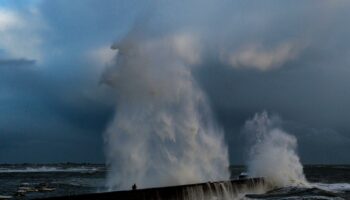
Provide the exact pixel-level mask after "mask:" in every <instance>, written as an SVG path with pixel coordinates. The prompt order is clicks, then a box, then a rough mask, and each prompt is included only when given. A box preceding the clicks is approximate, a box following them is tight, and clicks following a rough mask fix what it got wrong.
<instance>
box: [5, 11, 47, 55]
mask: <svg viewBox="0 0 350 200" xmlns="http://www.w3.org/2000/svg"><path fill="white" fill-rule="evenodd" d="M44 28H45V25H44V23H43V20H42V19H41V16H40V13H39V12H37V10H35V9H29V10H28V12H25V13H20V12H17V11H16V10H10V9H4V8H0V47H1V50H2V51H4V52H5V54H6V55H7V56H8V57H10V58H26V59H34V60H37V61H41V60H42V57H43V56H42V51H41V48H40V47H41V44H42V39H41V37H40V34H39V32H40V31H41V30H43V29H44Z"/></svg>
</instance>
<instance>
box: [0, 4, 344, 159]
mask: <svg viewBox="0 0 350 200" xmlns="http://www.w3.org/2000/svg"><path fill="white" fill-rule="evenodd" d="M26 7H27V5H25V4H24V5H22V4H21V6H20V8H21V10H26ZM37 8H38V10H39V11H40V14H41V16H42V18H43V19H44V21H45V23H46V26H47V27H49V28H48V30H47V31H46V32H43V33H41V35H40V36H41V39H42V40H43V45H42V47H41V48H42V51H43V52H44V57H45V59H44V60H45V62H44V63H38V62H35V61H32V60H25V59H22V60H21V59H18V60H11V59H10V58H2V60H0V84H1V85H0V102H1V104H0V109H1V114H0V129H1V133H0V134H1V135H0V137H1V139H0V162H22V161H28V162H29V161H33V162H45V161H66V160H70V161H89V160H91V161H102V160H103V155H102V154H103V153H102V151H103V146H102V137H101V133H102V132H103V131H104V127H105V126H106V124H107V123H108V119H109V117H110V115H111V114H112V111H113V103H114V102H111V101H112V100H110V99H112V98H110V97H111V96H110V95H111V94H109V91H108V88H106V87H105V86H99V85H98V81H99V80H100V75H101V73H102V71H103V67H104V64H103V63H99V64H96V63H91V62H90V60H88V58H89V56H86V54H87V52H89V51H90V50H94V49H96V48H98V47H100V46H110V45H112V43H113V42H114V41H118V40H120V39H121V38H122V37H123V35H125V34H127V32H128V31H129V30H130V29H132V27H133V25H134V24H135V21H137V23H144V22H145V21H147V20H150V19H152V20H150V21H151V22H149V21H148V22H147V23H149V24H150V26H151V29H152V30H153V32H154V34H162V33H164V32H172V31H175V32H176V31H178V30H182V29H190V30H196V31H198V32H200V33H202V37H203V38H204V39H203V46H204V47H205V49H204V50H203V51H204V54H205V58H204V61H202V65H204V66H203V67H201V68H199V69H198V70H197V71H195V72H194V73H195V74H196V77H197V79H198V81H199V83H200V85H201V86H202V87H203V88H204V90H205V92H206V93H207V94H208V97H209V99H210V100H211V103H212V107H213V109H214V111H215V114H216V116H217V119H218V122H219V123H220V124H221V125H222V126H223V128H224V130H225V132H226V139H227V143H228V145H229V148H230V156H231V162H232V163H234V164H237V163H243V162H244V149H245V146H244V145H245V143H244V137H243V136H242V134H241V133H240V131H241V128H242V127H243V125H244V122H245V121H246V120H247V119H249V118H251V117H252V116H253V115H254V113H255V112H261V111H262V110H267V111H270V112H273V113H277V114H278V115H280V116H281V118H282V119H283V120H284V121H285V122H284V123H283V126H284V128H285V129H286V130H287V131H289V132H290V133H292V134H294V135H296V137H297V138H298V141H299V152H300V155H301V159H302V161H303V162H305V163H341V162H344V163H350V157H349V156H347V155H348V153H349V152H350V141H349V138H350V125H349V119H350V112H349V108H350V103H349V102H350V89H349V87H348V86H349V85H350V79H349V77H350V36H349V35H350V26H348V25H347V24H348V22H347V21H348V19H349V18H350V13H349V12H348V10H349V9H350V3H348V1H343V0H334V1H326V0H320V1H318V2H317V4H315V2H314V1H308V0H306V1H302V2H297V3H296V2H295V1H222V2H220V3H218V2H217V1H211V0H207V1H199V0H193V1H176V2H171V3H170V2H167V3H166V2H160V1H147V2H142V3H141V2H140V1H136V0H135V1H114V0H108V1H95V0H87V1H78V0H76V1H69V0H60V1H42V3H40V4H37ZM145 15H147V16H148V15H150V16H151V17H147V18H145V19H144V18H143V16H145ZM152 34H153V33H152ZM3 66H11V67H3ZM12 66H23V67H12ZM16 152H19V153H16Z"/></svg>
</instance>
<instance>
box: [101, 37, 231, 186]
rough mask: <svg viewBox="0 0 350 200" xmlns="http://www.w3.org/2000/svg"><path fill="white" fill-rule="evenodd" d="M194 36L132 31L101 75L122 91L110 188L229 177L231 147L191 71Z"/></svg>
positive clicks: (112, 139)
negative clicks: (138, 33)
mask: <svg viewBox="0 0 350 200" xmlns="http://www.w3.org/2000/svg"><path fill="white" fill-rule="evenodd" d="M197 40H198V37H197V36H196V35H195V34H190V33H181V34H172V35H164V36H161V37H159V36H158V37H156V38H147V37H146V36H144V35H143V36H140V35H137V34H132V33H131V34H129V35H128V36H127V37H126V38H125V39H124V40H122V41H121V42H119V43H118V44H116V45H113V48H117V49H118V56H117V59H116V62H115V63H114V64H113V65H112V66H110V67H109V68H108V69H107V70H106V72H105V74H104V76H103V79H104V81H105V82H106V83H108V84H109V85H111V86H113V88H114V91H115V92H116V93H117V108H116V113H115V116H114V119H113V120H112V121H111V123H110V125H109V127H108V129H107V131H106V133H105V143H106V144H107V148H106V157H107V164H108V166H109V172H108V177H107V186H108V188H109V189H128V188H130V186H131V185H132V184H133V183H136V184H137V185H138V186H139V187H150V186H162V185H171V184H185V183H193V182H197V181H209V180H218V179H227V178H228V177H229V172H228V166H229V161H228V152H227V148H226V145H225V144H224V142H223V133H222V132H221V130H220V129H218V128H217V127H216V125H215V122H214V121H213V119H212V115H211V111H210V108H209V106H208V102H207V99H206V97H205V95H204V94H203V92H202V91H201V89H200V88H199V87H198V85H197V84H196V82H195V80H194V78H193V77H192V74H191V66H195V65H196V64H198V62H199V61H200V45H199V44H200V43H199V42H198V41H197Z"/></svg>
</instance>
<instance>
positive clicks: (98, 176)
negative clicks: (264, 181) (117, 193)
mask: <svg viewBox="0 0 350 200" xmlns="http://www.w3.org/2000/svg"><path fill="white" fill-rule="evenodd" d="M230 171H231V179H236V178H237V177H238V176H239V175H240V174H241V173H242V172H244V171H245V167H244V166H231V167H230ZM106 173H107V169H106V167H105V165H103V164H89V163H79V164H77V163H61V164H0V199H23V200H24V199H38V198H45V197H54V196H66V195H75V194H85V193H96V192H104V191H106V190H107V188H106V187H105V177H106ZM304 173H305V176H306V178H307V180H308V181H309V183H310V185H311V187H308V188H303V187H295V186H293V187H284V188H274V189H273V190H271V191H266V192H265V193H264V194H260V195H249V194H247V195H245V196H242V197H241V199H247V200H249V199H271V200H272V199H289V200H290V199H339V200H342V199H345V200H350V165H305V166H304ZM130 187H131V186H130Z"/></svg>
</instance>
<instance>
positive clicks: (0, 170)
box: [0, 166, 101, 173]
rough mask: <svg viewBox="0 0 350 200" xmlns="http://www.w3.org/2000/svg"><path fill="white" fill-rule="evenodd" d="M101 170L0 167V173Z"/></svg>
mask: <svg viewBox="0 0 350 200" xmlns="http://www.w3.org/2000/svg"><path fill="white" fill-rule="evenodd" d="M97 171H101V169H99V168H97V167H69V168H61V167H48V166H41V167H25V168H0V173H34V172H38V173H39V172H42V173H43V172H45V173H49V172H81V173H84V172H85V173H91V172H97Z"/></svg>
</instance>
